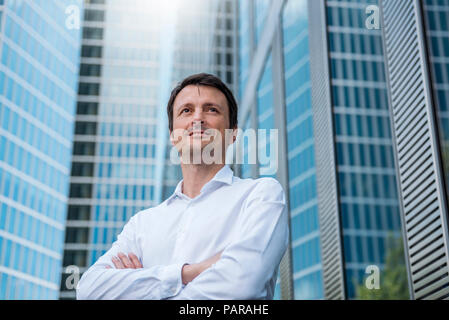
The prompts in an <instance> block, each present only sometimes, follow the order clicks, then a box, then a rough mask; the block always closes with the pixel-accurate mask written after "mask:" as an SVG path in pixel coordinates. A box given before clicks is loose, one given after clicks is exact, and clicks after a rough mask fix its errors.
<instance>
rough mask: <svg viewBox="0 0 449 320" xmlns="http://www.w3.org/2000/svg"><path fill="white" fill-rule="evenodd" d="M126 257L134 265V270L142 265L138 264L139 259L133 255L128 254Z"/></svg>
mask: <svg viewBox="0 0 449 320" xmlns="http://www.w3.org/2000/svg"><path fill="white" fill-rule="evenodd" d="M128 257H129V259H130V260H131V263H132V264H134V267H135V268H142V264H141V263H140V261H139V258H137V256H136V255H135V254H134V253H132V252H130V253H129V254H128Z"/></svg>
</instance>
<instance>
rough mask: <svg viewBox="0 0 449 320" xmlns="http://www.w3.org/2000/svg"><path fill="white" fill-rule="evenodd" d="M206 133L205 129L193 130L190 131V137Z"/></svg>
mask: <svg viewBox="0 0 449 320" xmlns="http://www.w3.org/2000/svg"><path fill="white" fill-rule="evenodd" d="M203 134H204V130H202V131H193V132H190V133H189V137H191V136H193V135H203Z"/></svg>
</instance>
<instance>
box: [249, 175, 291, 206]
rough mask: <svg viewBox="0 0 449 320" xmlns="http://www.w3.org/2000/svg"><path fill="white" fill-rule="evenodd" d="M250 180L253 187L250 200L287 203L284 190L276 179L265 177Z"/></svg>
mask: <svg viewBox="0 0 449 320" xmlns="http://www.w3.org/2000/svg"><path fill="white" fill-rule="evenodd" d="M250 180H251V184H252V185H251V192H250V194H249V198H251V199H252V198H257V199H261V200H267V201H281V202H285V194H284V189H283V188H282V185H281V184H280V183H279V181H277V180H276V179H274V178H271V177H263V178H258V179H250Z"/></svg>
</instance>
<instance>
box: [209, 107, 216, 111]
mask: <svg viewBox="0 0 449 320" xmlns="http://www.w3.org/2000/svg"><path fill="white" fill-rule="evenodd" d="M209 110H210V111H213V112H218V109H217V108H215V107H210V108H209Z"/></svg>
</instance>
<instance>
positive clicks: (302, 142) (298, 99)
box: [282, 0, 323, 299]
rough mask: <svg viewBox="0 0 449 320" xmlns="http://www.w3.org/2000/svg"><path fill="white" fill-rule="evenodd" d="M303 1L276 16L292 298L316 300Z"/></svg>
mask: <svg viewBox="0 0 449 320" xmlns="http://www.w3.org/2000/svg"><path fill="white" fill-rule="evenodd" d="M306 12H307V1H306V0H300V1H288V2H287V4H286V5H285V7H284V10H283V14H282V31H283V32H282V33H283V42H282V46H283V61H284V83H285V85H284V87H285V108H286V128H287V133H286V134H287V149H288V155H287V158H288V180H289V190H288V193H289V200H290V203H289V206H290V216H291V230H290V232H291V241H292V256H293V259H292V264H293V287H294V297H295V299H322V298H323V286H322V282H323V279H322V270H321V253H320V231H319V224H318V206H317V192H316V176H315V172H316V171H315V151H314V136H313V118H312V102H311V92H310V89H311V86H310V64H309V55H310V52H309V36H308V34H309V33H308V28H309V27H308V15H307V14H306Z"/></svg>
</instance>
